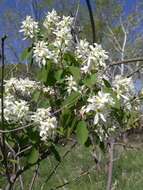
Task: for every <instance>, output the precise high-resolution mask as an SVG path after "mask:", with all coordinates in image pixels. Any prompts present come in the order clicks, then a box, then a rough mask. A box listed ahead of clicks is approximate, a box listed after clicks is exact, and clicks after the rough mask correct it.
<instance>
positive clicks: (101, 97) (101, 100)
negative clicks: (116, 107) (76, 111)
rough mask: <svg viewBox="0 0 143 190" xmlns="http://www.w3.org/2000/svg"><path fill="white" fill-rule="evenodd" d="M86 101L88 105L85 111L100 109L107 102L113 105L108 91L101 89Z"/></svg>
mask: <svg viewBox="0 0 143 190" xmlns="http://www.w3.org/2000/svg"><path fill="white" fill-rule="evenodd" d="M87 102H89V105H88V106H87V111H86V112H89V111H95V110H102V109H104V107H105V106H106V105H107V104H109V105H113V104H114V101H113V99H112V97H111V96H110V94H109V93H103V92H102V91H99V92H98V94H97V95H96V96H92V97H91V98H88V100H87Z"/></svg>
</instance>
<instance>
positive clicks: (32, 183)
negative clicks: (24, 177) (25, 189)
mask: <svg viewBox="0 0 143 190" xmlns="http://www.w3.org/2000/svg"><path fill="white" fill-rule="evenodd" d="M38 170H39V164H38V165H37V166H36V168H35V172H34V175H33V177H32V181H31V183H30V187H29V190H32V189H33V185H34V182H35V180H36V177H37V175H38Z"/></svg>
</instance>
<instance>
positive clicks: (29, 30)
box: [20, 16, 39, 39]
mask: <svg viewBox="0 0 143 190" xmlns="http://www.w3.org/2000/svg"><path fill="white" fill-rule="evenodd" d="M38 30H39V29H38V22H36V21H34V19H33V18H32V17H31V16H27V17H26V19H25V20H24V21H23V22H22V26H21V30H20V32H23V33H24V36H25V39H26V38H31V39H32V38H34V37H35V35H36V33H37V32H38Z"/></svg>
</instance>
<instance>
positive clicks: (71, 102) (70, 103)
mask: <svg viewBox="0 0 143 190" xmlns="http://www.w3.org/2000/svg"><path fill="white" fill-rule="evenodd" d="M80 96H81V94H80V93H79V92H73V93H71V95H70V96H68V97H67V99H66V100H65V101H64V102H63V106H67V107H68V108H69V107H72V106H73V105H75V104H76V103H77V102H78V100H79V98H80Z"/></svg>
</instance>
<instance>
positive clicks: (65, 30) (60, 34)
mask: <svg viewBox="0 0 143 190" xmlns="http://www.w3.org/2000/svg"><path fill="white" fill-rule="evenodd" d="M72 23H73V18H71V17H69V16H68V17H65V16H63V18H62V20H61V21H60V22H59V23H57V24H56V29H55V31H54V32H53V33H54V34H55V35H56V39H55V42H54V43H53V45H54V46H55V47H56V48H58V49H59V50H60V51H62V53H64V52H65V51H67V50H69V48H70V46H71V45H72V44H71V42H72V35H71V26H72Z"/></svg>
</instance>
